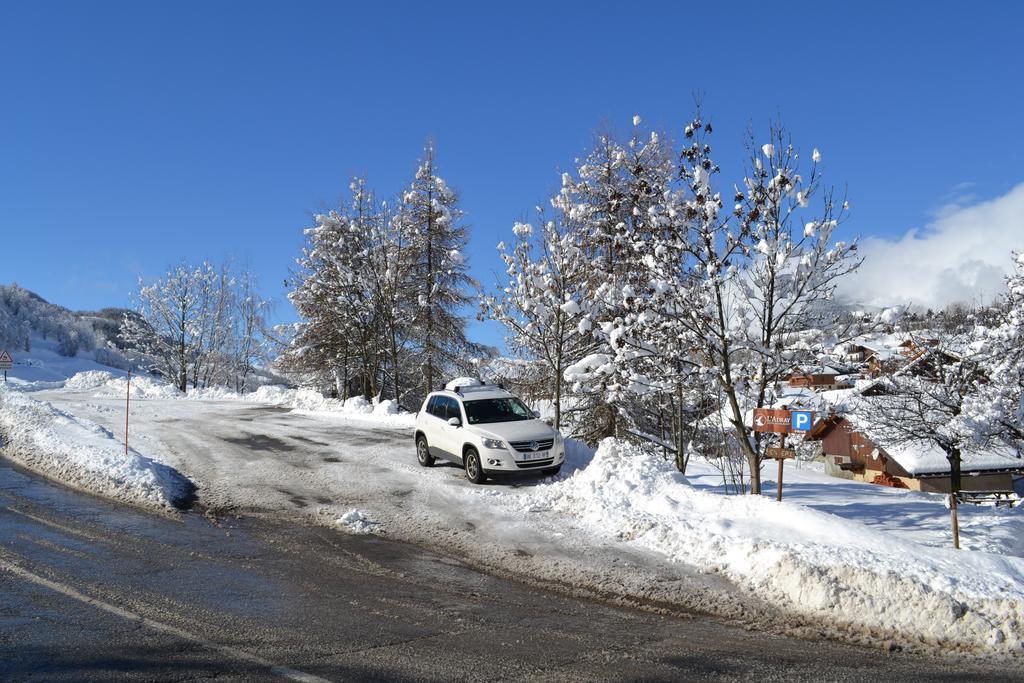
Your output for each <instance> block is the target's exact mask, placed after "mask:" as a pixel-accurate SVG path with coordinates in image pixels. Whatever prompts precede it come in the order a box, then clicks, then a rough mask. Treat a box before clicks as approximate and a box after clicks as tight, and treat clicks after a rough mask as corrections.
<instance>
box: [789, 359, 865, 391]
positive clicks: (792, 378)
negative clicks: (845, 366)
mask: <svg viewBox="0 0 1024 683" xmlns="http://www.w3.org/2000/svg"><path fill="white" fill-rule="evenodd" d="M843 374H844V373H842V372H840V371H839V370H837V369H835V368H831V367H827V366H821V365H800V366H797V367H794V368H793V369H792V370H791V371H790V373H789V375H787V376H786V377H784V378H783V380H784V381H785V382H786V383H787V384H788V385H789V386H791V387H806V388H808V389H814V390H816V391H831V390H833V389H846V388H847V387H849V383H848V382H847V380H846V379H845V376H844V377H843V378H842V379H840V376H841V375H843Z"/></svg>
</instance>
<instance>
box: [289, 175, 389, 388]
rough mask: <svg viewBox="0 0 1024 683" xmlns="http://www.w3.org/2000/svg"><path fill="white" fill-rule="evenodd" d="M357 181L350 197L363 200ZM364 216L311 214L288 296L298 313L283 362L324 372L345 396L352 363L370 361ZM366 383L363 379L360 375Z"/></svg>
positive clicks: (371, 305)
mask: <svg viewBox="0 0 1024 683" xmlns="http://www.w3.org/2000/svg"><path fill="white" fill-rule="evenodd" d="M360 188H361V185H360V184H359V183H358V181H355V182H353V184H352V186H351V189H352V190H353V195H354V196H353V203H354V204H357V205H361V204H362V201H363V199H362V197H361V196H360V193H361V190H360ZM365 218H366V217H365V216H358V215H357V217H356V218H355V219H353V216H352V212H351V211H350V210H349V209H344V210H342V211H329V212H327V213H325V214H317V215H316V216H314V221H315V222H316V225H315V226H314V227H312V228H308V229H307V230H306V238H307V242H308V243H307V246H306V247H305V248H304V249H303V253H302V256H301V257H300V258H299V259H298V266H299V269H298V271H297V272H296V274H295V276H294V278H293V279H294V281H295V282H296V286H295V289H294V290H293V291H292V292H291V293H290V294H289V297H288V298H289V299H290V300H291V302H292V304H293V305H294V306H295V309H296V312H297V313H298V314H299V316H300V317H301V318H302V322H300V323H299V324H298V325H297V328H296V330H295V334H294V336H293V338H292V340H291V345H290V347H289V348H288V349H287V350H286V352H285V353H284V355H283V358H282V363H283V365H284V366H285V367H288V368H289V369H291V370H293V371H298V372H307V373H322V372H327V373H330V375H331V376H332V378H333V382H334V385H335V391H336V392H337V394H338V396H339V397H341V398H342V399H345V398H348V395H349V387H350V380H352V377H353V375H354V374H358V373H357V372H356V368H358V367H359V366H360V365H362V368H363V370H364V372H365V371H366V370H367V365H368V364H370V362H371V361H370V359H369V354H370V353H375V352H376V348H375V346H376V345H374V344H371V343H369V340H368V339H367V337H368V336H369V335H372V334H373V332H374V323H375V320H374V313H375V310H374V306H375V304H374V302H373V300H372V298H371V291H370V287H369V284H368V282H367V278H366V272H365V265H366V259H367V254H368V252H369V239H368V235H367V233H366V231H365V225H364V224H363V222H364V220H365ZM361 381H362V383H363V384H365V379H363V380H361Z"/></svg>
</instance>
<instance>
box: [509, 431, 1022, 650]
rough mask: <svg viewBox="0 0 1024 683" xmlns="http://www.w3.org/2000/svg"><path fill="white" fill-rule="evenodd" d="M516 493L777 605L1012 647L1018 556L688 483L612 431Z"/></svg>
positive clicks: (919, 638) (899, 637) (933, 638)
mask: <svg viewBox="0 0 1024 683" xmlns="http://www.w3.org/2000/svg"><path fill="white" fill-rule="evenodd" d="M567 466H568V468H569V469H570V470H572V471H571V472H570V473H569V474H568V475H567V476H563V477H560V478H559V479H558V480H556V481H554V482H553V483H551V484H548V485H542V486H538V487H535V488H534V489H533V490H532V492H531V493H530V494H528V495H526V496H505V497H503V498H504V500H505V502H506V503H507V504H508V505H509V506H510V507H513V508H516V509H518V510H520V511H522V512H523V513H526V512H528V511H530V510H535V509H549V510H554V511H557V512H561V513H563V514H567V515H571V516H572V517H573V518H576V519H581V520H583V521H584V523H585V524H586V525H588V526H589V527H590V528H591V529H592V530H593V531H594V532H595V533H596V534H597V535H599V536H605V537H612V538H615V539H618V540H622V541H626V542H629V543H634V544H636V545H637V546H640V547H642V548H645V549H648V550H653V551H656V552H658V553H660V554H662V555H664V556H666V557H668V558H669V559H670V560H672V561H677V562H684V563H687V564H690V565H693V566H695V567H696V568H698V569H700V570H702V571H713V572H720V573H723V574H725V575H727V576H729V577H730V578H731V579H732V580H733V581H735V582H736V583H737V584H739V585H740V586H742V587H744V588H746V589H748V590H750V591H753V592H754V593H756V594H757V595H758V596H760V597H762V598H765V599H768V600H771V601H774V602H776V603H777V604H779V605H780V606H782V607H783V608H784V609H785V610H787V611H789V612H791V613H795V614H799V615H803V616H806V617H809V618H813V619H815V620H816V621H818V622H819V623H825V624H829V625H830V626H831V627H833V628H835V629H837V630H839V631H844V632H853V633H868V634H870V635H871V636H872V637H875V638H882V639H891V640H894V641H896V642H902V643H905V644H921V643H924V644H927V645H942V646H944V647H952V648H956V649H960V650H972V651H977V650H989V651H991V650H995V651H999V652H1005V653H1010V652H1015V653H1017V654H1020V653H1021V651H1022V649H1024V642H1022V637H1024V628H1022V624H1024V560H1021V559H1019V558H1011V557H1000V556H997V555H990V554H987V553H981V552H972V551H956V550H952V549H945V548H932V547H927V546H923V545H920V544H918V543H915V542H913V541H907V540H904V539H899V538H894V537H891V536H889V535H887V534H884V533H880V532H879V531H878V530H875V529H870V528H868V527H867V526H865V525H864V524H861V523H858V522H855V521H851V520H846V519H842V518H839V517H836V516H835V515H831V514H827V513H824V512H819V511H815V510H811V509H809V508H806V507H803V506H801V505H794V504H791V503H786V502H783V503H776V502H775V501H774V500H772V499H770V498H767V497H761V496H724V495H721V494H716V493H711V492H707V491H700V490H697V489H695V488H693V487H692V486H691V485H690V484H689V483H688V482H687V481H686V478H685V477H683V476H682V475H681V474H679V473H678V472H677V471H676V470H675V468H674V467H673V466H672V465H671V464H670V463H668V462H665V461H663V460H661V459H660V458H657V457H651V456H649V455H648V454H646V453H644V452H643V451H641V450H639V449H637V448H635V447H633V446H631V445H629V444H626V443H623V442H620V441H616V440H614V439H607V440H605V441H604V442H602V443H601V445H600V447H599V449H598V450H597V452H596V453H595V454H594V455H593V456H592V458H590V460H589V462H588V461H587V454H586V452H585V451H584V450H583V449H580V450H579V451H578V452H576V453H573V454H572V455H571V456H570V457H569V462H567Z"/></svg>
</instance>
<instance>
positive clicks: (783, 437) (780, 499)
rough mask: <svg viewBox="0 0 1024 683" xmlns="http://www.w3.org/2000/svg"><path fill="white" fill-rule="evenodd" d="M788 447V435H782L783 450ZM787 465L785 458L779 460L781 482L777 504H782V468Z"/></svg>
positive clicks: (779, 483) (777, 494)
mask: <svg viewBox="0 0 1024 683" xmlns="http://www.w3.org/2000/svg"><path fill="white" fill-rule="evenodd" d="M785 447H786V433H785V432H783V433H782V448H785ZM785 463H786V460H785V458H779V482H778V492H777V493H776V494H775V501H776V502H777V503H781V502H782V466H783V465H784V464H785Z"/></svg>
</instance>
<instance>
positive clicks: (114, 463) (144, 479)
mask: <svg viewBox="0 0 1024 683" xmlns="http://www.w3.org/2000/svg"><path fill="white" fill-rule="evenodd" d="M0 435H2V437H3V444H2V445H3V455H4V456H5V457H7V458H10V459H11V460H13V461H15V462H17V463H19V464H21V465H23V466H24V467H27V468H29V469H31V470H34V471H36V472H39V473H40V474H42V475H44V476H47V477H50V478H53V479H57V480H60V481H62V482H65V483H67V484H70V485H71V486H76V487H80V488H83V489H86V490H89V491H93V492H96V493H99V494H101V495H106V496H109V497H111V498H116V499H119V500H123V501H126V502H129V503H133V504H136V505H145V506H149V507H162V508H171V507H176V506H178V505H180V504H181V503H182V502H183V501H184V500H185V499H186V498H187V497H188V496H189V494H190V493H191V492H192V490H193V486H192V484H191V482H189V481H188V480H187V479H186V478H185V477H183V476H181V475H180V474H178V473H177V472H175V471H174V470H173V469H171V468H169V467H166V466H165V465H161V464H159V463H157V462H154V461H152V460H150V459H149V458H145V457H143V456H141V455H139V454H138V453H136V452H135V451H134V450H129V452H128V453H127V454H126V453H125V452H124V444H123V443H122V442H119V441H118V440H117V439H116V438H115V436H114V435H113V434H111V433H110V432H109V431H107V430H106V429H104V428H102V427H100V426H99V425H97V424H95V423H93V422H89V421H88V420H83V419H79V418H76V417H74V416H73V415H70V414H68V413H65V412H62V411H60V410H57V409H56V408H54V407H53V406H52V405H50V404H49V403H45V402H43V401H37V400H35V399H33V398H30V397H29V396H26V395H25V394H23V393H21V392H18V391H12V390H9V389H6V388H3V387H0Z"/></svg>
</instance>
